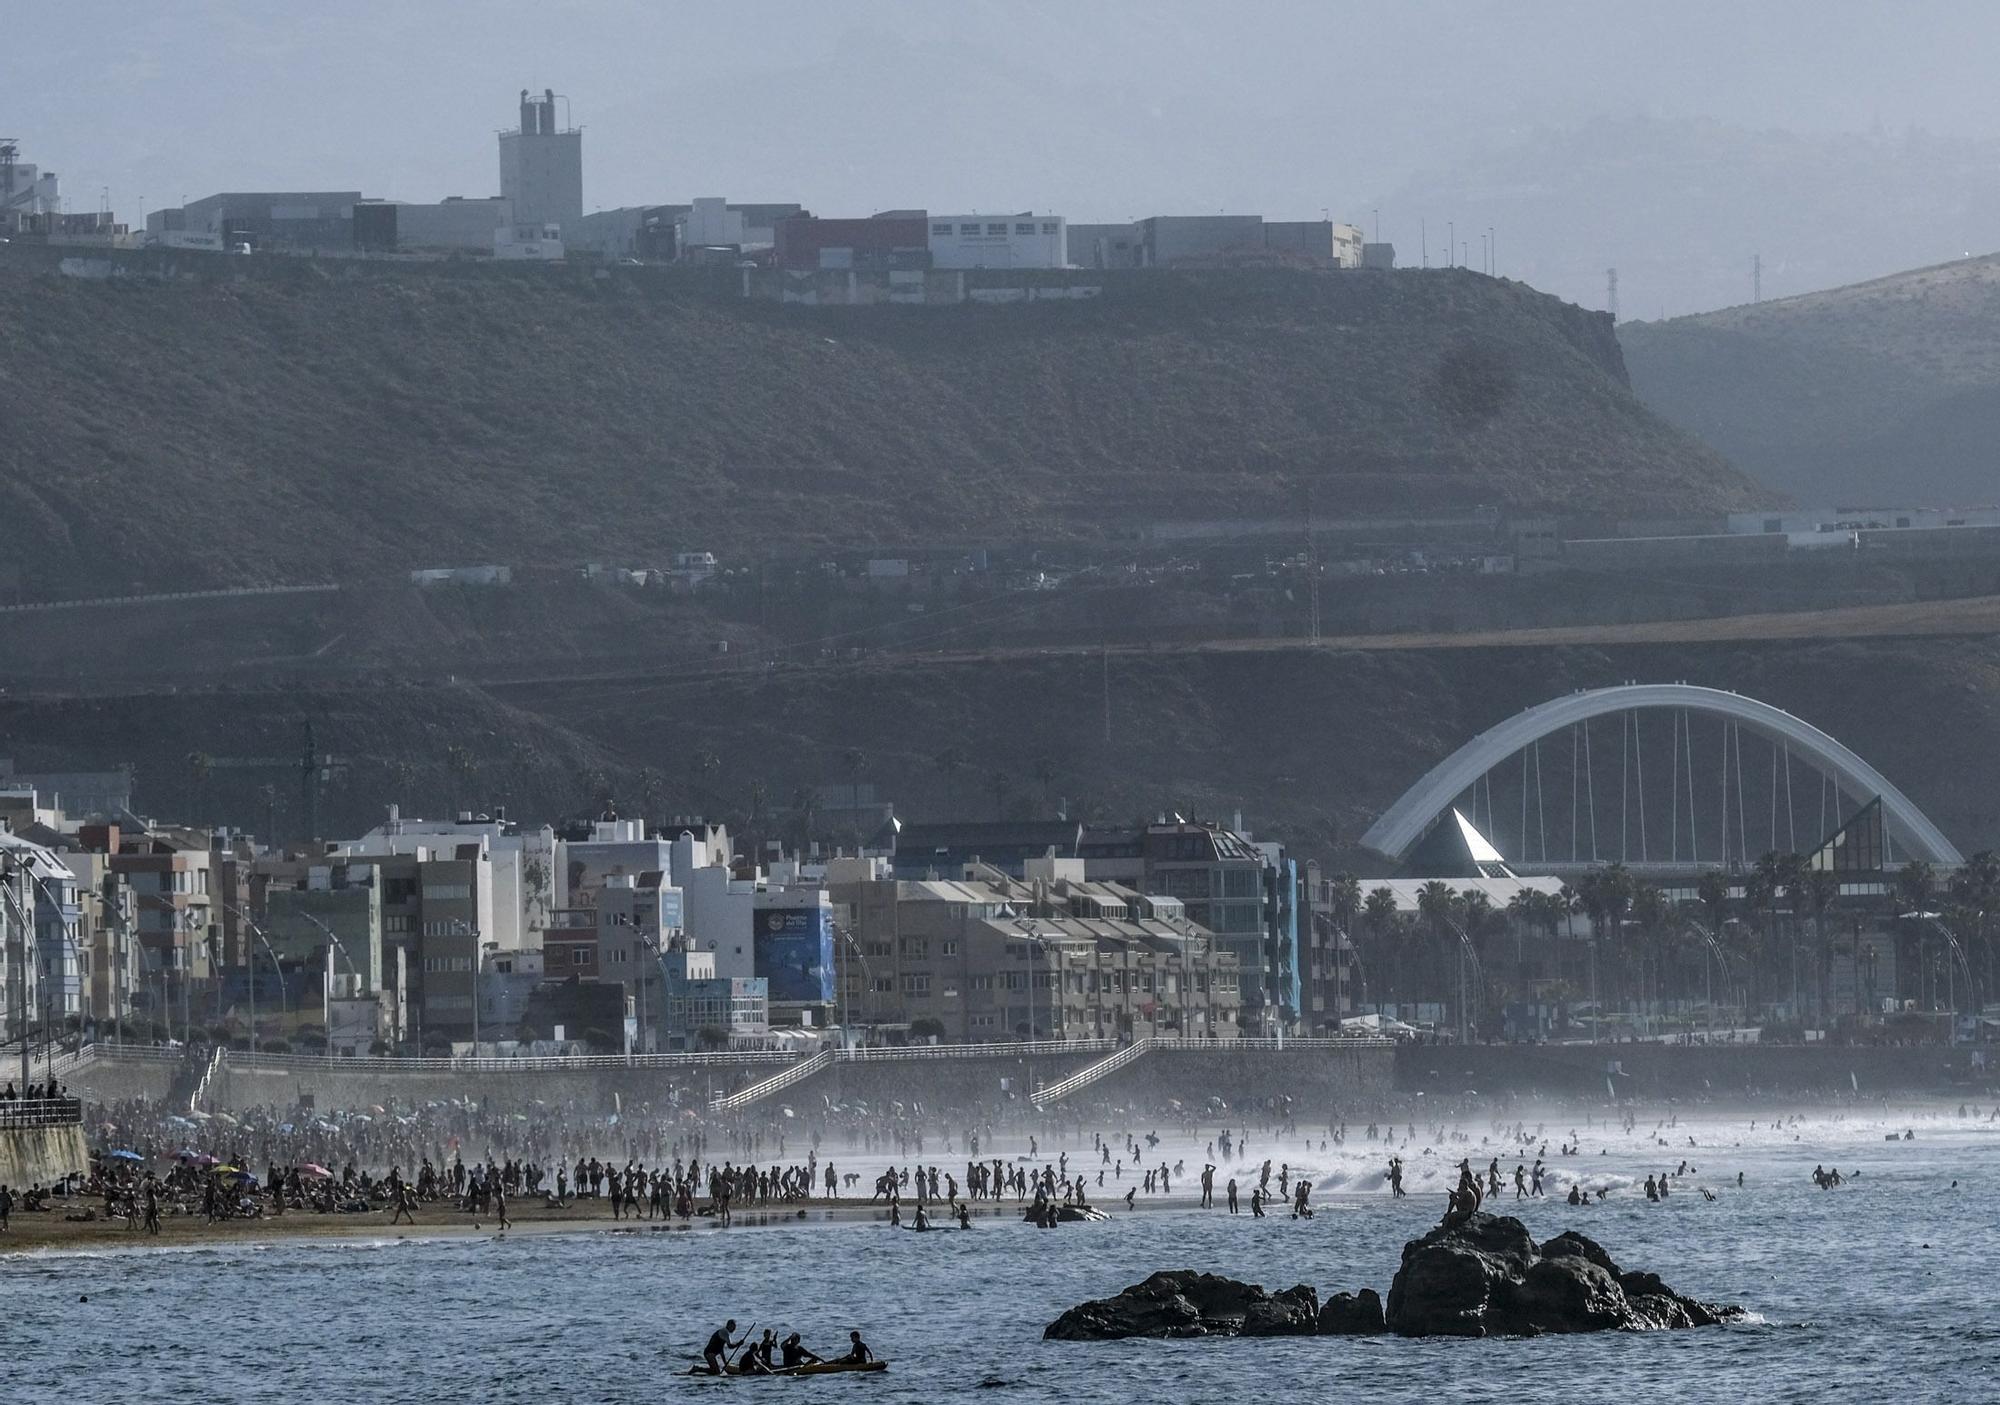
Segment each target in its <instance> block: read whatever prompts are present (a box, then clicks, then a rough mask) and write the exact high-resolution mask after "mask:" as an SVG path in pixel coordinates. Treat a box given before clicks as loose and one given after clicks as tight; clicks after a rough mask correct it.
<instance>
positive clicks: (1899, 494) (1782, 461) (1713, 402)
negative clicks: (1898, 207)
mask: <svg viewBox="0 0 2000 1405" xmlns="http://www.w3.org/2000/svg"><path fill="white" fill-rule="evenodd" d="M1618 339H1619V341H1620V343H1621V344H1622V345H1623V346H1624V348H1625V358H1626V361H1627V364H1628V365H1629V366H1630V368H1631V373H1632V381H1633V385H1634V387H1635V388H1636V389H1637V390H1638V392H1639V395H1640V397H1641V398H1642V399H1644V400H1645V402H1646V403H1647V404H1648V405H1650V406H1652V407H1653V408H1654V409H1655V410H1658V411H1659V412H1660V413H1661V414H1662V415H1664V416H1665V417H1666V418H1668V419H1669V420H1672V421H1673V422H1674V423H1675V424H1677V425H1679V426H1680V427H1681V428H1683V429H1685V430H1687V431H1688V432H1689V433H1691V434H1695V435H1698V436H1699V437H1701V438H1702V439H1703V440H1705V441H1706V442H1707V443H1710V444H1713V445H1714V446H1715V447H1716V448H1718V449H1720V450H1721V451H1722V452H1723V453H1725V454H1727V455H1728V456H1729V457H1730V459H1731V460H1732V461H1733V462H1734V463H1736V464H1737V465H1739V466H1740V467H1741V468H1742V469H1743V470H1744V471H1745V472H1746V473H1749V474H1751V475H1753V476H1755V477H1756V478H1757V479H1758V480H1759V481H1761V482H1765V483H1768V484H1770V485H1771V486H1772V487H1774V488H1777V489H1780V490H1782V491H1784V492H1786V493H1788V494H1790V495H1791V496H1793V497H1795V498H1797V499H1798V500H1799V501H1801V502H1804V503H1811V504H1815V505H1842V504H1850V505H1858V506H1866V505H1882V506H1893V505H1911V504H1938V505H1943V504H1960V505H1964V504H1972V503H1986V502H1991V501H1992V500H1993V499H1994V496H1995V492H1996V487H1995V478H1994V472H1993V452H1992V446H1993V442H1994V440H1995V438H1996V437H2000V255H1987V256H1985V257H1982V258H1975V259H1965V260H1963V261H1961V262H1958V263H1950V264H1940V265H1938V266H1936V267H1934V268H1920V269H1916V270H1913V271H1911V272H1909V273H1900V274H1897V275H1895V276H1894V277H1891V278H1878V279H1875V280H1874V281H1872V282H1868V283H1857V284H1855V285H1853V286H1851V287H1846V288H1834V289H1830V290H1828V291H1826V292H1819V293H1808V294H1806V295H1804V296H1802V297H1795V298H1784V299H1781V300H1778V301H1775V302H1767V303H1758V304H1753V305H1747V306H1743V307H1731V308H1724V309H1722V310H1721V311H1718V312H1710V313H1704V314H1702V315H1701V316H1698V317H1680V318H1675V319H1674V320H1672V321H1669V322H1656V323H1628V324H1626V325H1625V326H1622V327H1620V328H1619V329H1618Z"/></svg>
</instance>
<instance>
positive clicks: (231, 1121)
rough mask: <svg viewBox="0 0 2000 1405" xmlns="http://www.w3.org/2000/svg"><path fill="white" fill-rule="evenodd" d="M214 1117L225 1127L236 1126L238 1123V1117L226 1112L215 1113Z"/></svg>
mask: <svg viewBox="0 0 2000 1405" xmlns="http://www.w3.org/2000/svg"><path fill="white" fill-rule="evenodd" d="M214 1117H215V1120H216V1121H217V1122H220V1123H221V1124H222V1125H223V1126H225V1127H234V1126H235V1125H236V1119H235V1118H233V1117H231V1116H230V1115H229V1114H228V1113H226V1112H218V1113H215V1114H214Z"/></svg>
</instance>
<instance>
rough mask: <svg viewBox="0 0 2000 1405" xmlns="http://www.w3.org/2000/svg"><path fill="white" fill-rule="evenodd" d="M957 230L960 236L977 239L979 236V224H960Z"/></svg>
mask: <svg viewBox="0 0 2000 1405" xmlns="http://www.w3.org/2000/svg"><path fill="white" fill-rule="evenodd" d="M958 232H959V236H960V237H961V238H965V239H977V238H978V237H979V226H978V225H976V224H962V225H960V226H959V227H958Z"/></svg>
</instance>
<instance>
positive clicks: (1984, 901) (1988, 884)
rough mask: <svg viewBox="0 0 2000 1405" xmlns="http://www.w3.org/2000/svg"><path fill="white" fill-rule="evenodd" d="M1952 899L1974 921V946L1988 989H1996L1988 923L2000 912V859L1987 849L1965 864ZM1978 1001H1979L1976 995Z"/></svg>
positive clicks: (1955, 881) (1954, 878)
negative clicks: (1981, 959) (1979, 953)
mask: <svg viewBox="0 0 2000 1405" xmlns="http://www.w3.org/2000/svg"><path fill="white" fill-rule="evenodd" d="M1951 891H1952V896H1953V897H1955V898H1957V899H1958V901H1959V902H1960V903H1961V904H1963V905H1964V908H1965V910H1966V913H1967V914H1968V915H1969V916H1970V917H1971V919H1972V929H1973V931H1972V945H1973V947H1974V948H1975V949H1976V950H1979V951H1980V952H1982V953H1983V956H1984V960H1983V961H1982V962H1981V963H1980V964H1981V965H1982V966H1984V967H1985V975H1986V988H1987V989H1988V990H1991V989H1993V984H1994V981H1993V967H1994V942H1993V941H1992V939H1991V938H1990V937H1989V936H1988V933H1987V924H1986V919H1987V917H1988V916H1990V915H1991V914H1992V913H1993V911H1994V909H1995V908H2000V856H1996V855H1995V854H1994V853H1993V851H1992V850H1991V849H1985V850H1982V851H1980V852H1979V853H1977V854H1974V855H1973V856H1972V857H1971V858H1969V859H1967V860H1966V861H1965V864H1964V866H1963V867H1961V868H1960V869H1959V870H1958V872H1957V873H1955V874H1953V875H1952V882H1951ZM1974 999H1975V1000H1977V999H1978V997H1977V996H1976V995H1975V997H1974Z"/></svg>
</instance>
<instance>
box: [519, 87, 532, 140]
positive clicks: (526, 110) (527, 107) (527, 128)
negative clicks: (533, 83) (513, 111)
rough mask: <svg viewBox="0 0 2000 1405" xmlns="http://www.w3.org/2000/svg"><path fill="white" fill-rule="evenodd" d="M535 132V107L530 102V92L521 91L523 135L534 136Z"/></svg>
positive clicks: (524, 89)
mask: <svg viewBox="0 0 2000 1405" xmlns="http://www.w3.org/2000/svg"><path fill="white" fill-rule="evenodd" d="M534 131H535V105H534V104H533V103H531V102H529V101H528V90H527V89H526V88H523V89H521V135H522V136H532V135H533V134H534Z"/></svg>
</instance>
